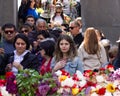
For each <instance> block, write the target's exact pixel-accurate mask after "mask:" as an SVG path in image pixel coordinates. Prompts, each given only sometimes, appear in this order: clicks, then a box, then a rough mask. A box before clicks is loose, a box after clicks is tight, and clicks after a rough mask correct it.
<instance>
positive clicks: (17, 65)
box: [13, 62, 23, 70]
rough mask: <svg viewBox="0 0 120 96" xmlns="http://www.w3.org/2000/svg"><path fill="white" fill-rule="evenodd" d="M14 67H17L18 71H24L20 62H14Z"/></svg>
mask: <svg viewBox="0 0 120 96" xmlns="http://www.w3.org/2000/svg"><path fill="white" fill-rule="evenodd" d="M13 66H14V67H16V68H17V69H18V70H23V66H22V65H21V64H20V63H18V62H13Z"/></svg>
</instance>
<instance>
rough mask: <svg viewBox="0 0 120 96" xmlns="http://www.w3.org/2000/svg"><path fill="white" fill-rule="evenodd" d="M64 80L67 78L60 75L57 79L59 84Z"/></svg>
mask: <svg viewBox="0 0 120 96" xmlns="http://www.w3.org/2000/svg"><path fill="white" fill-rule="evenodd" d="M65 79H67V76H65V75H62V76H60V77H59V81H60V82H62V81H64V80H65Z"/></svg>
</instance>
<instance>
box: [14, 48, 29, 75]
mask: <svg viewBox="0 0 120 96" xmlns="http://www.w3.org/2000/svg"><path fill="white" fill-rule="evenodd" d="M28 52H29V50H26V51H25V52H24V53H23V54H21V55H17V52H16V50H15V51H14V61H13V62H18V63H19V64H20V63H21V61H22V60H23V58H24V56H25V54H27V53H28ZM12 72H13V73H14V74H15V75H16V74H17V73H18V69H17V68H16V67H12Z"/></svg>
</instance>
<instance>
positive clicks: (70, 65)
mask: <svg viewBox="0 0 120 96" xmlns="http://www.w3.org/2000/svg"><path fill="white" fill-rule="evenodd" d="M55 64H56V61H55V57H53V59H52V61H51V68H52V69H53V68H54V66H55ZM62 69H64V70H65V71H67V72H69V73H70V74H74V73H76V71H77V70H79V71H80V72H82V73H83V64H82V62H81V60H80V57H78V56H76V57H75V58H74V59H73V60H71V59H68V60H67V63H66V65H65V66H64V68H62Z"/></svg>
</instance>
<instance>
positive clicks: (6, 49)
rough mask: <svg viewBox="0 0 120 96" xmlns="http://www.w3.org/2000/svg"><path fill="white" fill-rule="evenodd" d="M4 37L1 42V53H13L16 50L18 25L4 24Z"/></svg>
mask: <svg viewBox="0 0 120 96" xmlns="http://www.w3.org/2000/svg"><path fill="white" fill-rule="evenodd" d="M2 31H3V37H4V38H3V37H2V38H1V43H0V53H11V52H13V51H14V49H15V48H14V47H13V42H14V38H15V36H16V27H15V25H14V24H11V23H6V24H5V25H3V26H2Z"/></svg>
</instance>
